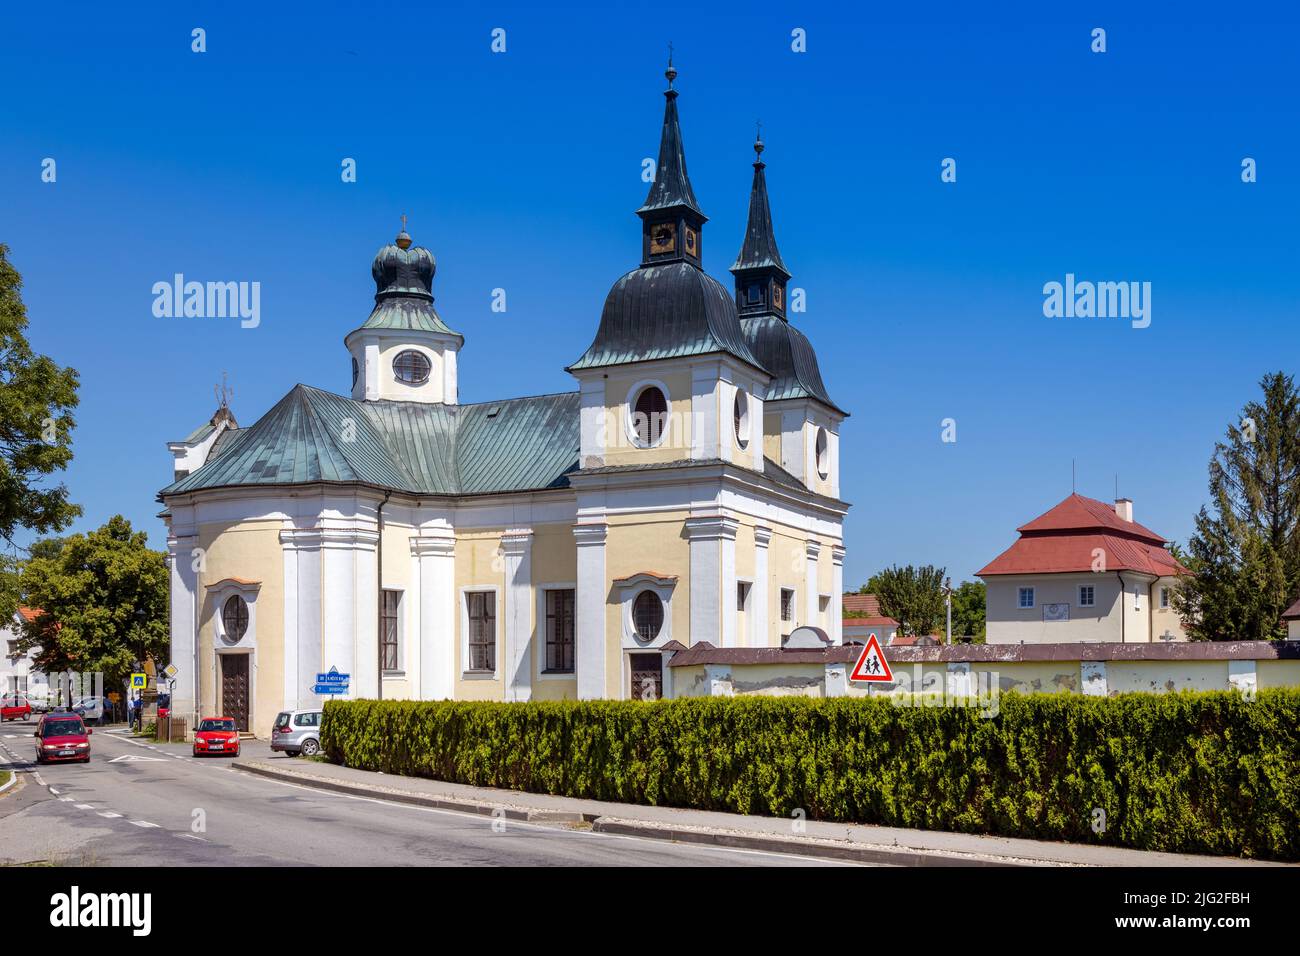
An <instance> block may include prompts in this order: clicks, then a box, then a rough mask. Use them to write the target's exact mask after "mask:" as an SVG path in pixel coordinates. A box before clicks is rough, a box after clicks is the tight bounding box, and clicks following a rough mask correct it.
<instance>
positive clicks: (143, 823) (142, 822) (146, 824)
mask: <svg viewBox="0 0 1300 956" xmlns="http://www.w3.org/2000/svg"><path fill="white" fill-rule="evenodd" d="M131 823H133V824H134V825H135V826H138V827H152V828H153V829H155V830H157V829H159V827H158V824H156V823H150V822H149V821H148V820H132V821H131Z"/></svg>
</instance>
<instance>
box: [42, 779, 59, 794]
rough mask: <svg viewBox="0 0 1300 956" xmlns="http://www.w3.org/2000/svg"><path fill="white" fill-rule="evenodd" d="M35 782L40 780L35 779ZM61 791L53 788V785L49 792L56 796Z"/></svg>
mask: <svg viewBox="0 0 1300 956" xmlns="http://www.w3.org/2000/svg"><path fill="white" fill-rule="evenodd" d="M37 783H40V781H39V780H37ZM62 792H63V791H62V790H55V789H54V788H53V787H50V793H52V794H54V795H55V796H56V797H57V796H58V795H59V794H60V793H62Z"/></svg>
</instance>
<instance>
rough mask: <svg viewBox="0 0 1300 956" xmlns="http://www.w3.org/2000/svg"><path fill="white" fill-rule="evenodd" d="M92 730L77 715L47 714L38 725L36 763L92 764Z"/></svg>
mask: <svg viewBox="0 0 1300 956" xmlns="http://www.w3.org/2000/svg"><path fill="white" fill-rule="evenodd" d="M90 734H91V729H90V728H89V727H87V726H86V722H85V721H84V720H82V719H81V717H80V716H78V715H77V714H46V715H45V716H44V717H42V718H41V720H40V723H38V724H37V725H36V734H35V736H36V762H37V763H50V762H51V761H58V760H63V761H68V760H79V761H81V762H82V763H90Z"/></svg>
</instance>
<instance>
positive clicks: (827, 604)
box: [817, 594, 831, 624]
mask: <svg viewBox="0 0 1300 956" xmlns="http://www.w3.org/2000/svg"><path fill="white" fill-rule="evenodd" d="M830 609H831V596H830V595H829V594H820V595H818V596H817V613H818V614H819V615H820V616H821V622H822V623H823V624H825V623H826V615H827V614H828V613H829V612H830Z"/></svg>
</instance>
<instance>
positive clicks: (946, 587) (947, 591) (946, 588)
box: [943, 578, 952, 644]
mask: <svg viewBox="0 0 1300 956" xmlns="http://www.w3.org/2000/svg"><path fill="white" fill-rule="evenodd" d="M943 594H944V600H945V603H946V604H947V605H948V625H947V627H946V629H945V631H944V633H945V634H947V641H946V643H948V644H951V643H952V578H944V579H943Z"/></svg>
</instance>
